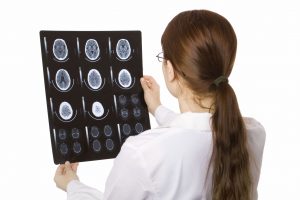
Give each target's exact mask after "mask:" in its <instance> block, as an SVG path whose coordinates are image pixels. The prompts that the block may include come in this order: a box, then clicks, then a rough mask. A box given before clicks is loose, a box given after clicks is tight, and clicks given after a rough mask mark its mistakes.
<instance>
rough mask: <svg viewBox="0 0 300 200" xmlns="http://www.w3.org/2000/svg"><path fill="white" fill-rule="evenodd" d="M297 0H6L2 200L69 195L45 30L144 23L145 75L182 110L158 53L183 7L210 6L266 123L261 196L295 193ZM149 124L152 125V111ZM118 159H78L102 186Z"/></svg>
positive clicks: (238, 84) (243, 98)
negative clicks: (53, 137) (234, 42)
mask: <svg viewBox="0 0 300 200" xmlns="http://www.w3.org/2000/svg"><path fill="white" fill-rule="evenodd" d="M299 8H300V7H299V6H298V3H297V2H296V1H295V2H293V1H286V0H285V1H283V0H282V1H269V2H268V1H247V2H242V1H238V0H237V1H228V0H227V1H211V0H209V1H199V0H198V1H179V0H164V1H159V2H156V1H136V2H135V1H130V0H127V1H112V0H110V1H100V0H98V1H88V0H87V1H75V0H73V1H71V0H70V1H62V0H59V1H58V0H52V1H33V0H27V1H21V0H20V1H13V0H11V1H1V3H0V29H1V32H0V66H1V68H0V70H1V71H0V92H1V93H0V96H1V98H0V124H1V132H0V136H1V138H0V163H1V164H0V191H1V192H0V199H65V198H66V195H65V193H64V192H62V191H60V190H58V189H57V188H56V187H55V184H54V182H53V175H54V172H55V169H56V166H55V165H54V164H53V161H52V152H51V146H50V137H49V127H48V118H47V107H46V99H45V88H44V79H43V71H42V60H41V50H40V40H39V31H40V30H141V31H142V37H143V64H144V73H145V74H150V75H153V76H154V77H156V79H157V80H158V81H159V82H160V83H161V96H162V102H163V103H165V104H167V105H168V106H169V107H170V108H172V109H174V110H178V108H177V105H176V103H177V102H176V101H175V100H174V99H173V98H172V97H171V96H170V95H169V94H168V92H167V90H166V88H165V86H164V82H163V79H162V73H161V66H160V63H158V62H157V60H156V58H155V55H156V54H157V53H159V52H160V51H161V48H160V36H161V34H162V32H163V30H164V28H165V26H166V25H167V23H168V22H169V21H170V20H171V18H172V17H174V16H175V15H176V14H177V13H179V12H180V11H183V10H187V9H209V10H212V11H216V12H218V13H220V14H221V15H223V16H225V17H226V18H227V19H228V20H229V21H230V22H231V23H232V25H233V27H234V29H235V31H236V34H237V37H238V53H237V59H236V63H235V67H234V70H233V72H232V75H231V77H230V83H231V85H232V86H233V87H234V88H235V91H236V94H237V97H238V100H239V104H240V108H241V110H242V112H243V114H244V115H245V116H252V117H255V118H256V119H258V120H259V121H260V122H261V123H262V124H263V125H264V126H265V129H266V131H267V140H266V145H265V151H264V159H263V166H262V174H261V179H260V183H259V188H258V189H259V199H263V200H265V199H267V200H268V199H299V196H300V194H299V192H298V191H299V186H300V184H299V180H300V171H299V169H300V156H299V153H300V142H299V139H300V137H299V134H300V131H299V126H298V124H299V123H300V122H299V119H300V118H299V117H298V115H299V112H300V109H299V102H300V95H299V92H300V90H299V86H300V73H299V67H300V61H299V53H300V29H299V26H300V25H299V24H300V23H299V21H300V12H299ZM151 122H152V126H153V127H155V126H156V123H155V121H154V120H153V118H151ZM112 162H113V160H105V161H93V162H86V163H81V164H80V168H79V176H80V178H81V180H82V181H83V182H85V183H86V184H89V185H92V186H94V187H96V188H98V189H100V190H103V189H104V184H105V180H106V178H107V176H108V173H109V171H110V168H111V166H112Z"/></svg>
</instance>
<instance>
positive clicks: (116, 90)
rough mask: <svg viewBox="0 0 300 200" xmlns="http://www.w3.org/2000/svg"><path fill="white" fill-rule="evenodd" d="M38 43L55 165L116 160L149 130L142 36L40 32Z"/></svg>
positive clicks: (111, 33)
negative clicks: (130, 140) (130, 141)
mask: <svg viewBox="0 0 300 200" xmlns="http://www.w3.org/2000/svg"><path fill="white" fill-rule="evenodd" d="M40 44H41V52H42V61H43V75H44V85H45V93H46V103H45V102H44V103H45V104H46V106H47V111H48V113H47V114H48V121H49V133H50V139H51V148H52V156H53V161H54V163H55V164H63V163H65V162H66V161H70V162H71V163H75V162H85V161H93V160H103V159H112V158H115V157H117V155H118V154H119V152H120V150H121V148H122V145H123V144H124V142H125V141H126V140H127V139H128V138H129V137H135V136H137V135H138V134H141V133H142V132H144V131H146V130H148V129H150V128H151V126H150V119H149V113H148V109H147V105H146V102H145V100H144V93H143V89H142V86H141V84H140V81H139V80H140V78H141V77H142V76H143V62H142V35H141V32H140V31H40ZM44 117H45V116H44ZM33 128H34V127H33ZM33 130H34V129H33ZM46 137H48V136H46ZM37 142H38V141H37ZM45 148H47V147H45ZM43 152H47V151H43ZM43 156H45V157H47V156H48V157H49V155H47V154H45V155H43Z"/></svg>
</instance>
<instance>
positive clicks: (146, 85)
mask: <svg viewBox="0 0 300 200" xmlns="http://www.w3.org/2000/svg"><path fill="white" fill-rule="evenodd" d="M140 81H141V85H142V88H143V90H144V91H147V90H149V89H150V86H149V83H147V81H146V79H145V78H143V77H142V78H141V79H140Z"/></svg>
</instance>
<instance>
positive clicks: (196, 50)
mask: <svg viewBox="0 0 300 200" xmlns="http://www.w3.org/2000/svg"><path fill="white" fill-rule="evenodd" d="M161 43H162V49H163V52H164V57H165V59H167V60H169V61H170V62H171V63H172V65H173V67H174V71H175V72H176V74H177V76H180V77H181V78H182V79H183V80H184V82H185V84H186V85H187V86H188V87H189V88H190V89H191V90H192V91H193V93H194V94H195V96H197V97H198V100H199V101H198V102H199V104H200V106H201V98H204V97H207V96H209V97H212V98H213V99H214V103H213V105H212V107H211V108H212V110H213V116H212V132H213V144H214V145H213V154H212V158H211V164H212V166H213V177H212V181H213V185H212V196H213V199H218V200H219V199H222V200H226V199H246V200H247V199H250V192H251V177H250V169H249V168H250V167H249V153H248V150H247V146H246V140H247V137H246V131H245V127H244V123H243V119H242V116H241V113H240V110H239V106H238V103H237V99H236V96H235V93H234V91H233V89H232V87H231V86H230V85H229V83H228V81H227V78H228V77H229V75H230V73H231V71H232V67H233V64H234V60H235V55H236V48H237V39H236V35H235V32H234V30H233V28H232V26H231V24H230V23H229V22H228V20H226V19H225V18H224V17H223V16H221V15H219V14H217V13H214V12H211V11H207V10H192V11H185V12H182V13H179V14H178V15H177V16H175V17H174V18H173V19H172V20H171V21H170V23H169V24H168V26H167V27H166V29H165V31H164V33H163V35H162V39H161Z"/></svg>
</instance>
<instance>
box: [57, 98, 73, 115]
mask: <svg viewBox="0 0 300 200" xmlns="http://www.w3.org/2000/svg"><path fill="white" fill-rule="evenodd" d="M59 115H60V116H61V118H62V119H64V120H69V119H71V117H72V115H73V109H72V107H71V105H70V104H69V103H68V102H66V101H64V102H62V103H61V104H60V106H59Z"/></svg>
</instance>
